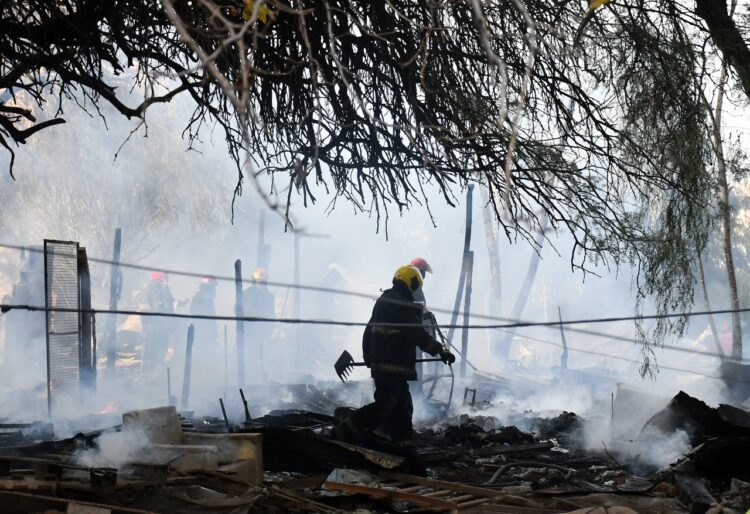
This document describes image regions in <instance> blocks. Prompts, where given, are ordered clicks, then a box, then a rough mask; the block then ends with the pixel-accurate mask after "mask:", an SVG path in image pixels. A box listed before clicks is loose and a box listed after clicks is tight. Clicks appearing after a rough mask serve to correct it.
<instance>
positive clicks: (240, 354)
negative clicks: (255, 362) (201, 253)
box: [234, 259, 245, 386]
mask: <svg viewBox="0 0 750 514" xmlns="http://www.w3.org/2000/svg"><path fill="white" fill-rule="evenodd" d="M244 313H245V309H244V308H243V306H242V261H241V260H239V259H237V260H236V261H234V315H235V316H237V318H241V317H243V316H244V315H245V314H244ZM235 331H236V336H235V338H236V342H235V344H236V346H237V385H240V386H242V385H244V384H245V324H244V323H243V321H242V320H241V319H237V324H236V328H235Z"/></svg>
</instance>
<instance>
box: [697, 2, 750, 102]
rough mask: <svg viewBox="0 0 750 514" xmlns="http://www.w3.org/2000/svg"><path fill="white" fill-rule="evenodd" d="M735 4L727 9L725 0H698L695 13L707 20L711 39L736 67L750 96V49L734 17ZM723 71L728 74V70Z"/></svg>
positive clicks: (726, 62)
mask: <svg viewBox="0 0 750 514" xmlns="http://www.w3.org/2000/svg"><path fill="white" fill-rule="evenodd" d="M735 6H736V2H732V9H731V11H727V3H726V1H725V0H696V2H695V14H697V15H698V16H700V17H701V18H702V19H703V21H705V22H706V26H707V27H708V32H709V33H710V34H711V40H712V41H713V43H714V44H715V45H716V46H717V47H718V48H719V49H720V50H721V53H722V54H724V62H725V65H727V64H728V65H730V66H732V68H734V71H735V72H737V76H738V77H739V79H740V83H741V84H742V88H743V89H744V90H745V95H747V97H748V98H750V49H749V48H748V47H747V44H746V43H745V40H744V39H743V38H742V34H741V33H740V31H739V29H738V28H737V25H736V24H735V23H734V19H733V18H732V15H733V14H734V8H735ZM722 73H724V74H725V75H726V71H723V72H722ZM721 89H722V92H723V87H722V88H721ZM722 92H720V93H719V94H720V95H721V94H722Z"/></svg>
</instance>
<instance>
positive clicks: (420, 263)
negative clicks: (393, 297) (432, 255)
mask: <svg viewBox="0 0 750 514" xmlns="http://www.w3.org/2000/svg"><path fill="white" fill-rule="evenodd" d="M409 264H410V265H412V266H414V267H415V268H417V269H418V270H419V273H420V274H421V275H422V281H424V279H425V278H426V277H427V273H432V266H430V264H429V263H428V262H427V261H426V260H424V259H423V258H422V257H414V258H413V259H412V260H411V262H410V263H409ZM414 301H415V302H417V303H421V304H422V305H424V306H427V300H426V299H425V297H424V291H423V290H422V288H420V289H419V290H418V291H417V292H416V293H414Z"/></svg>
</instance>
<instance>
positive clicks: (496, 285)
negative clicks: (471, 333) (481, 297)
mask: <svg viewBox="0 0 750 514" xmlns="http://www.w3.org/2000/svg"><path fill="white" fill-rule="evenodd" d="M481 192H482V202H483V203H484V210H483V211H482V213H483V217H484V235H485V238H484V241H485V243H486V244H487V252H488V253H489V257H490V294H489V301H488V307H489V313H490V314H491V315H492V316H498V315H500V306H501V298H502V297H501V292H502V290H501V285H502V282H501V280H500V251H499V249H498V241H497V239H498V238H497V226H496V223H495V218H494V216H493V211H492V207H491V206H490V190H489V188H487V187H484V186H482V187H481ZM487 337H488V338H489V344H490V351H491V352H492V353H494V352H496V351H497V350H496V349H497V348H500V347H501V345H502V344H503V335H502V333H501V332H499V331H497V330H490V331H488V333H487ZM506 357H507V356H506Z"/></svg>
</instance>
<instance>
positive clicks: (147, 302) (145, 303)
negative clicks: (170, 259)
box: [136, 271, 174, 371]
mask: <svg viewBox="0 0 750 514" xmlns="http://www.w3.org/2000/svg"><path fill="white" fill-rule="evenodd" d="M138 296H139V299H138V300H136V301H137V303H138V304H140V308H141V309H142V310H144V311H145V312H160V313H165V314H173V313H174V297H173V296H172V291H171V290H170V289H169V276H168V275H167V274H166V273H164V272H163V271H152V272H151V281H150V282H149V283H148V285H146V287H145V288H144V289H143V290H141V291H140V292H139V293H138ZM142 318H143V319H142V320H141V325H142V326H143V339H144V342H143V344H144V349H143V364H142V368H143V369H144V370H147V371H151V370H154V369H156V368H158V367H159V366H161V365H162V364H163V363H164V358H165V356H166V353H167V349H168V348H169V343H170V328H171V322H172V321H173V320H172V319H170V318H168V317H161V316H143V317H142Z"/></svg>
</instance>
